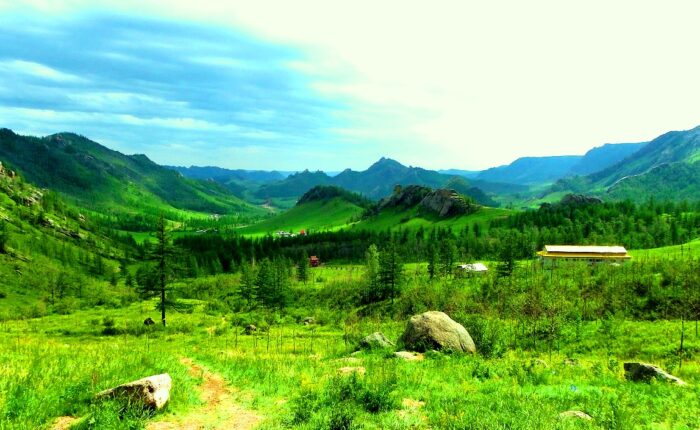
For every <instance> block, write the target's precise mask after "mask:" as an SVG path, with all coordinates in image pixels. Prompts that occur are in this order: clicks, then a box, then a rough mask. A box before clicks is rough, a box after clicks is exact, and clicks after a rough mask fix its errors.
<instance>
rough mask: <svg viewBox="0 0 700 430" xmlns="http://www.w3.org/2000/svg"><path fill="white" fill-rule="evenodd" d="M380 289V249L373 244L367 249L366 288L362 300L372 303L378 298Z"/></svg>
mask: <svg viewBox="0 0 700 430" xmlns="http://www.w3.org/2000/svg"><path fill="white" fill-rule="evenodd" d="M378 289H379V250H378V249H377V245H375V244H371V245H370V246H369V247H368V248H367V251H365V288H364V291H363V294H362V296H363V297H362V300H363V301H364V302H365V303H371V302H374V301H376V300H377V296H378Z"/></svg>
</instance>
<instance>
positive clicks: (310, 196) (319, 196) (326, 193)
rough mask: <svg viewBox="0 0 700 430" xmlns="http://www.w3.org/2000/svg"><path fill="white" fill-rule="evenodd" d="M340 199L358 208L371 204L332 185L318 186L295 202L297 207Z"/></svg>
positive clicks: (355, 194) (359, 196)
mask: <svg viewBox="0 0 700 430" xmlns="http://www.w3.org/2000/svg"><path fill="white" fill-rule="evenodd" d="M336 197H338V198H341V199H343V200H345V201H347V202H349V203H353V204H354V205H356V206H359V207H368V206H369V205H370V204H371V203H372V202H371V201H370V200H368V199H367V198H365V197H362V196H361V195H359V194H357V193H353V192H351V191H348V190H345V189H343V188H340V187H336V186H333V185H318V186H315V187H313V188H311V189H310V190H309V191H307V192H306V193H304V195H303V196H301V198H300V199H299V201H298V202H297V205H303V204H304V203H310V202H315V201H319V200H320V201H326V200H331V199H334V198H336Z"/></svg>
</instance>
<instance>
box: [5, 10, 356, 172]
mask: <svg viewBox="0 0 700 430" xmlns="http://www.w3.org/2000/svg"><path fill="white" fill-rule="evenodd" d="M35 24H36V25H37V26H41V27H42V28H45V29H46V31H48V32H50V33H51V34H52V37H50V38H47V37H45V36H46V34H45V33H42V32H33V31H27V30H25V29H24V28H26V27H12V26H4V27H3V28H2V29H0V82H1V83H2V87H1V88H0V114H1V115H2V118H3V124H2V126H5V127H11V128H15V129H18V131H20V132H34V133H36V132H39V133H53V132H57V131H63V130H68V131H76V132H79V133H81V134H84V135H86V136H89V137H93V138H95V139H100V138H102V139H104V140H106V141H109V142H112V143H113V144H114V145H116V146H117V148H116V149H119V150H122V151H125V152H146V151H145V150H144V148H147V149H148V153H149V155H151V156H152V157H153V158H155V159H156V160H158V161H160V162H164V163H166V162H167V163H180V164H189V163H195V164H197V163H199V162H200V161H202V160H204V157H202V158H201V159H198V158H197V157H196V156H194V157H193V154H192V153H191V152H184V151H180V150H176V149H177V148H180V149H181V147H182V146H183V145H187V143H186V142H188V141H192V142H199V144H197V145H194V146H196V147H197V150H198V151H200V152H202V153H206V154H207V157H206V158H211V154H220V157H219V158H218V160H219V164H224V165H229V166H232V167H234V166H251V167H252V166H258V167H266V166H274V167H275V168H295V167H300V166H301V163H298V162H295V161H294V160H293V159H290V157H289V155H290V154H293V153H294V152H295V151H298V150H299V149H301V148H302V147H303V146H305V145H311V144H317V143H318V142H326V143H327V144H328V149H329V150H332V145H333V141H332V139H330V138H329V134H330V133H331V132H332V129H333V128H334V127H335V126H338V124H339V122H340V121H339V119H338V118H337V117H335V116H334V115H333V112H334V111H336V110H343V109H345V106H344V105H343V102H341V101H340V100H339V98H336V97H328V96H324V95H322V94H320V93H319V92H318V91H317V90H316V89H315V88H314V85H313V78H314V75H313V73H309V72H306V71H301V70H299V69H298V67H297V68H295V67H292V66H291V65H292V64H294V65H297V66H298V65H300V64H304V63H305V62H306V61H307V59H306V58H305V54H304V52H302V51H300V50H299V49H296V48H292V47H287V46H283V45H279V44H272V43H268V42H263V41H260V40H257V39H255V38H253V37H251V36H249V35H246V34H243V33H240V32H235V31H232V30H229V29H222V28H216V27H209V26H203V25H197V24H192V23H185V22H179V21H164V20H154V19H145V18H137V17H133V16H108V15H93V16H82V17H73V18H61V19H52V20H41V19H37V22H36V23H35ZM20 41H21V43H20ZM174 141H177V142H178V143H177V144H175V143H173V142H174ZM260 142H265V146H266V147H268V148H270V151H269V154H268V155H269V156H270V157H271V158H272V159H266V160H260V159H255V158H254V156H255V152H258V153H259V151H254V152H251V151H250V150H249V148H250V147H256V146H258V145H260ZM336 144H337V145H342V144H343V143H342V142H336ZM173 145H175V146H173ZM246 148H248V149H246ZM214 158H216V156H215V157H214Z"/></svg>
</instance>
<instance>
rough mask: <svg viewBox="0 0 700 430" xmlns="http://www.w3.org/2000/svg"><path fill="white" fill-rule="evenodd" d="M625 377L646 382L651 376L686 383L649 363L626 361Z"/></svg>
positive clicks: (675, 382) (676, 382)
mask: <svg viewBox="0 0 700 430" xmlns="http://www.w3.org/2000/svg"><path fill="white" fill-rule="evenodd" d="M623 366H624V368H625V379H627V380H629V381H644V382H648V381H650V380H651V379H652V378H656V379H659V380H662V381H667V382H671V383H674V384H678V385H686V383H685V381H683V380H682V379H680V378H678V377H676V376H673V375H671V374H670V373H668V372H666V371H664V370H663V369H661V368H660V367H658V366H654V365H653V364H649V363H638V362H627V363H625V364H624V365H623Z"/></svg>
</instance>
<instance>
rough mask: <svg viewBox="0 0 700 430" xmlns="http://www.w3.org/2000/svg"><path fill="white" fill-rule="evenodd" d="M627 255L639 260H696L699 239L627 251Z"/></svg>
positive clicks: (699, 250) (699, 243)
mask: <svg viewBox="0 0 700 430" xmlns="http://www.w3.org/2000/svg"><path fill="white" fill-rule="evenodd" d="M629 253H630V255H631V256H632V257H634V258H641V259H644V258H648V259H662V258H664V259H667V258H688V259H689V258H697V257H698V256H699V255H700V239H695V240H693V241H690V242H688V243H685V244H682V245H673V246H664V247H661V248H652V249H635V250H631V251H629Z"/></svg>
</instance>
